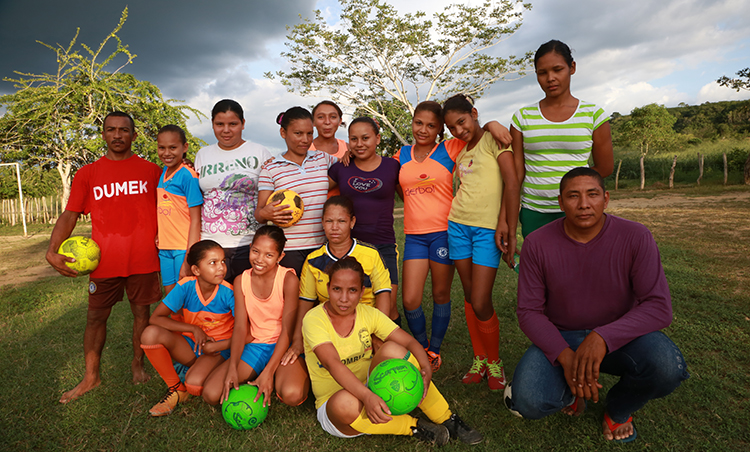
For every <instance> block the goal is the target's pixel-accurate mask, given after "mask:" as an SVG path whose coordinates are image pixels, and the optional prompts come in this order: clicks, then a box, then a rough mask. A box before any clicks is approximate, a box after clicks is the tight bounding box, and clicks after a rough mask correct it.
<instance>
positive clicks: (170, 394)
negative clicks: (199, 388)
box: [148, 383, 190, 416]
mask: <svg viewBox="0 0 750 452" xmlns="http://www.w3.org/2000/svg"><path fill="white" fill-rule="evenodd" d="M181 385H182V383H178V384H176V385H174V386H170V387H169V390H168V391H167V394H166V395H165V396H164V398H163V399H161V401H160V402H159V403H157V404H156V405H154V406H153V407H151V409H150V410H148V412H149V414H150V415H151V416H166V415H168V414H171V413H172V411H174V409H175V408H177V404H178V403H180V402H184V401H186V400H187V399H188V398H190V394H189V393H188V392H187V391H179V390H178V389H177V388H179V387H180V386H181Z"/></svg>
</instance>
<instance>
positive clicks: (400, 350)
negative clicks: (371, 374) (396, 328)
mask: <svg viewBox="0 0 750 452" xmlns="http://www.w3.org/2000/svg"><path fill="white" fill-rule="evenodd" d="M407 352H408V350H407V349H406V348H405V347H404V346H403V345H400V344H397V343H396V342H393V341H386V342H384V343H383V345H382V346H381V347H380V348H379V349H378V351H377V355H378V358H382V359H392V358H395V359H402V358H403V357H404V356H406V353H407Z"/></svg>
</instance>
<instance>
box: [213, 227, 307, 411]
mask: <svg viewBox="0 0 750 452" xmlns="http://www.w3.org/2000/svg"><path fill="white" fill-rule="evenodd" d="M285 244H286V237H284V231H282V230H281V228H280V227H278V226H263V227H261V228H260V229H258V230H257V231H256V232H255V236H254V238H253V243H252V244H251V245H250V264H251V267H250V268H249V269H248V270H245V271H244V272H243V273H242V274H241V275H239V276H238V277H237V278H236V279H235V280H234V297H235V310H234V315H235V318H237V319H240V320H239V321H238V322H237V323H236V326H235V329H234V333H233V334H232V346H231V351H232V353H231V356H230V358H229V360H228V361H227V362H225V363H224V364H223V365H222V366H220V367H218V368H217V369H216V370H215V371H214V372H213V373H212V374H211V375H210V376H209V377H208V379H207V380H206V390H205V391H204V392H203V399H204V400H205V401H206V402H208V403H210V404H212V405H214V404H217V403H219V402H223V401H224V400H226V399H227V397H228V396H229V389H230V388H231V387H234V388H235V389H236V388H238V387H239V384H240V383H243V382H245V381H247V380H252V381H251V382H250V384H252V385H255V386H257V387H258V395H257V397H256V400H257V398H259V397H260V395H261V394H263V397H264V398H263V404H264V405H269V404H270V403H271V393H272V392H273V389H274V374H275V373H276V368H277V367H278V366H279V363H280V362H281V357H282V356H283V354H284V353H285V352H286V350H287V348H289V342H290V338H291V333H292V331H293V329H294V324H295V321H296V317H295V315H296V312H297V303H298V298H297V297H298V296H299V280H298V279H297V277H296V276H295V274H294V270H292V269H290V268H286V267H282V266H280V265H279V261H281V259H282V258H283V257H284V245H285ZM248 325H249V327H250V329H249V330H248Z"/></svg>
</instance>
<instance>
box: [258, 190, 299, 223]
mask: <svg viewBox="0 0 750 452" xmlns="http://www.w3.org/2000/svg"><path fill="white" fill-rule="evenodd" d="M276 201H281V204H279V205H280V206H283V205H285V204H287V205H288V206H289V207H287V208H286V209H284V210H289V211H291V212H292V219H291V220H290V221H289V222H288V223H276V222H275V221H274V224H276V226H281V227H282V228H288V227H289V226H291V225H293V224H294V223H296V222H298V221H299V219H300V218H302V214H303V213H304V212H305V204H304V203H303V202H302V198H300V197H299V195H298V194H297V193H295V192H293V191H292V190H286V189H282V190H276V191H275V192H273V194H271V196H270V197H269V198H268V202H266V205H268V204H272V203H275V202H276Z"/></svg>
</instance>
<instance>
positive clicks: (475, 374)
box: [461, 356, 487, 385]
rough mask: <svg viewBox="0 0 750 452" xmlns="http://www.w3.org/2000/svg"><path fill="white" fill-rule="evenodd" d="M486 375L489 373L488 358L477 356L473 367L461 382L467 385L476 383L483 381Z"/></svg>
mask: <svg viewBox="0 0 750 452" xmlns="http://www.w3.org/2000/svg"><path fill="white" fill-rule="evenodd" d="M485 375H487V358H485V357H484V356H475V357H474V362H473V363H472V364H471V368H470V369H469V371H468V372H466V375H464V377H463V378H462V379H461V382H462V383H463V384H466V385H470V384H476V383H479V382H481V381H482V379H483V378H484V377H485Z"/></svg>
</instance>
